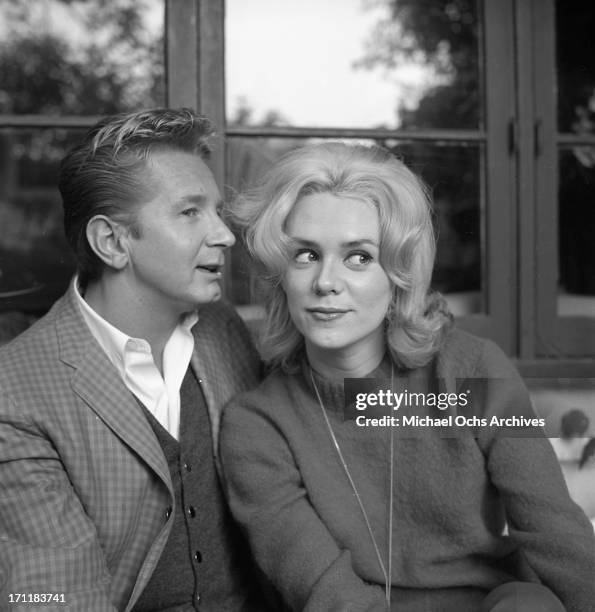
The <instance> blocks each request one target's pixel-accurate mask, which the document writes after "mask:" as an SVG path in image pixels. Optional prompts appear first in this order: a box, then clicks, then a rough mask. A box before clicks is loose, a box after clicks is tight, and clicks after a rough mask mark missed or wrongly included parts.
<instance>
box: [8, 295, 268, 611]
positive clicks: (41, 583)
mask: <svg viewBox="0 0 595 612" xmlns="http://www.w3.org/2000/svg"><path fill="white" fill-rule="evenodd" d="M71 291H72V289H71V290H70V291H69V292H68V293H67V294H66V295H65V296H64V297H62V298H61V299H60V300H58V302H57V303H56V304H55V305H54V307H53V308H52V310H51V311H50V312H49V313H48V314H47V315H46V316H45V317H44V318H43V319H41V320H40V321H38V322H37V323H36V324H35V325H34V326H33V327H31V328H30V329H29V330H27V331H26V332H25V333H24V334H22V335H21V336H20V337H18V338H17V339H16V340H15V341H14V342H12V343H11V344H9V345H7V346H6V347H3V348H2V349H0V610H5V609H8V608H9V605H8V594H9V593H50V592H51V593H64V594H65V598H66V606H65V605H64V604H53V605H50V606H48V605H46V606H42V605H40V604H36V608H37V607H39V609H43V610H53V609H55V610H60V611H62V610H65V609H68V610H76V611H77V612H79V611H84V610H93V611H94V612H100V611H103V610H112V611H113V610H115V609H116V610H130V609H131V607H132V605H133V603H134V601H135V600H136V598H137V597H138V595H139V594H140V593H141V591H142V589H143V588H144V586H145V584H146V582H147V581H148V579H149V576H150V575H151V572H152V571H153V569H154V567H155V565H156V564H157V560H158V558H159V555H160V554H161V551H162V549H163V546H164V545H165V542H166V540H167V537H168V535H169V530H170V528H171V524H170V521H168V520H167V518H168V514H169V513H168V512H167V509H168V508H169V507H170V506H172V505H173V494H172V489H171V481H170V476H169V470H168V466H167V462H166V460H165V457H164V456H163V452H162V450H161V448H160V446H159V443H158V441H157V439H156V438H155V435H154V433H153V431H152V429H151V427H150V425H149V423H148V421H147V419H146V418H145V416H144V414H143V413H142V409H141V408H140V407H139V405H138V403H137V401H136V400H135V398H134V397H133V396H132V394H131V393H130V392H129V391H128V390H127V389H126V387H125V386H124V384H123V382H122V381H121V379H120V378H119V376H118V373H117V372H116V370H115V368H114V367H113V366H112V365H111V363H110V362H109V360H108V358H107V357H106V355H105V354H104V353H103V351H102V350H101V348H100V347H99V345H98V344H97V343H96V341H95V339H94V338H93V336H92V335H91V333H90V332H89V331H88V329H87V327H86V325H85V324H84V322H83V320H82V317H81V315H80V313H79V311H78V308H77V306H76V303H75V302H74V301H73V295H72V293H71ZM193 331H194V333H195V340H196V341H195V354H194V355H193V358H192V361H191V363H192V367H193V368H194V369H195V371H196V373H197V376H198V378H199V379H200V380H201V381H202V385H203V390H204V394H205V398H206V400H207V403H208V407H209V414H210V417H211V424H212V429H213V436H214V440H215V441H216V440H217V432H218V425H219V414H220V411H221V409H222V407H223V405H224V404H225V403H226V402H227V401H228V400H229V399H230V398H231V397H232V396H233V395H235V394H237V393H239V392H240V391H243V390H245V389H247V388H249V387H252V386H255V385H256V383H257V382H258V379H259V376H260V363H259V360H258V357H257V355H256V352H255V351H254V349H253V347H252V344H251V342H250V339H249V336H248V332H247V331H246V329H245V328H244V326H243V324H242V323H241V321H240V320H239V317H238V316H237V315H236V314H235V312H234V311H233V309H232V308H231V307H230V306H228V305H225V304H223V303H216V304H212V305H209V306H206V307H205V308H204V309H202V310H201V312H200V320H199V322H198V323H197V325H196V326H195V327H194V330H193ZM30 606H31V604H28V605H24V606H19V605H10V610H11V611H17V610H25V609H30Z"/></svg>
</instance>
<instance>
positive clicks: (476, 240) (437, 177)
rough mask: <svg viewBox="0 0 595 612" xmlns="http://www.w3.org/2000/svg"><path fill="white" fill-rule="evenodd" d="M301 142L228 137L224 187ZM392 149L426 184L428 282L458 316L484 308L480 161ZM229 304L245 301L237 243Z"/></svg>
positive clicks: (436, 149)
mask: <svg viewBox="0 0 595 612" xmlns="http://www.w3.org/2000/svg"><path fill="white" fill-rule="evenodd" d="M306 142H312V141H311V140H310V141H306V140H301V141H300V140H298V139H291V140H289V139H281V138H276V139H275V138H258V139H249V138H229V139H228V146H227V160H226V166H227V169H228V170H227V171H228V176H227V179H226V184H227V185H229V186H230V187H231V188H232V190H234V191H239V190H242V189H244V188H246V187H247V186H249V185H251V184H253V183H254V181H255V180H256V179H258V177H260V176H261V175H262V173H263V172H264V171H265V170H266V169H267V168H268V167H269V165H270V164H271V163H272V162H273V161H274V160H276V159H278V158H279V156H280V155H282V154H283V153H284V152H286V151H289V150H290V149H293V148H295V147H297V146H300V145H302V144H305V143H306ZM379 144H381V145H383V146H386V147H389V148H391V149H392V150H393V151H394V153H395V154H397V155H398V156H399V157H401V158H402V159H403V160H404V161H405V163H406V164H407V165H408V166H409V167H410V168H411V169H412V170H414V171H415V172H417V173H418V174H420V175H421V176H422V177H423V179H424V180H425V181H426V183H427V184H428V185H429V186H430V188H431V189H432V193H433V199H434V210H435V214H434V221H435V226H436V230H437V231H436V233H437V237H438V253H437V259H436V266H435V269H434V277H433V284H434V287H435V288H436V289H438V290H439V291H441V292H443V293H445V294H446V295H447V299H448V301H449V304H450V305H451V308H452V310H453V312H454V313H455V314H457V315H462V314H469V313H475V312H480V311H483V310H484V302H483V297H482V274H481V271H482V229H481V228H482V225H483V224H482V220H481V210H482V207H481V205H480V203H481V201H482V196H481V192H482V187H481V180H480V170H479V169H480V167H481V164H480V157H481V155H482V149H480V147H478V146H476V145H472V146H471V145H469V146H462V145H457V146H454V145H437V144H397V143H395V142H394V141H392V142H391V141H379ZM232 268H233V271H232V287H233V295H232V296H231V297H232V299H233V301H234V302H235V303H237V304H247V303H249V302H250V284H251V278H250V265H249V261H248V256H247V254H246V252H245V251H244V249H243V247H242V246H241V245H240V244H239V242H238V243H237V244H236V246H235V247H234V248H233V250H232Z"/></svg>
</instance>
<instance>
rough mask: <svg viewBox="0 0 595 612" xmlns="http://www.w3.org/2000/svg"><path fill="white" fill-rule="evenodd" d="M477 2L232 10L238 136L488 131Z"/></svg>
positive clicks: (329, 1)
mask: <svg viewBox="0 0 595 612" xmlns="http://www.w3.org/2000/svg"><path fill="white" fill-rule="evenodd" d="M477 5H478V1H477V0H433V1H431V2H419V0H376V1H375V2H365V1H362V0H325V1H324V2H320V0H284V1H283V2H277V1H275V0H250V2H245V0H226V35H225V36H226V91H227V120H228V123H229V124H231V125H234V126H246V125H269V126H271V125H290V126H310V127H317V126H326V127H346V128H355V127H362V128H375V127H386V128H397V127H401V128H411V129H419V128H445V129H446V128H449V129H455V128H467V129H477V128H480V127H481V125H482V121H483V119H482V113H481V106H482V102H481V87H480V79H479V69H478V66H479V64H480V39H481V34H480V31H479V29H480V25H479V24H480V22H481V20H480V18H479V11H478V6H477Z"/></svg>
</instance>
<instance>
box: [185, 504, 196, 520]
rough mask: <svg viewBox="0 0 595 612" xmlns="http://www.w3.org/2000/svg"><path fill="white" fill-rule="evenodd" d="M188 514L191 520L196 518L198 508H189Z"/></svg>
mask: <svg viewBox="0 0 595 612" xmlns="http://www.w3.org/2000/svg"><path fill="white" fill-rule="evenodd" d="M186 512H188V516H189V517H190V518H194V517H195V516H196V508H195V507H194V506H188V510H187V511H186Z"/></svg>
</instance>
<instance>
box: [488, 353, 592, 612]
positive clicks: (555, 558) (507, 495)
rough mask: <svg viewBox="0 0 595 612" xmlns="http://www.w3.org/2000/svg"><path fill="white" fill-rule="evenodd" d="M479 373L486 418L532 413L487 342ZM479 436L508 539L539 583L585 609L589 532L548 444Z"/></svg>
mask: <svg viewBox="0 0 595 612" xmlns="http://www.w3.org/2000/svg"><path fill="white" fill-rule="evenodd" d="M480 367H481V368H482V369H483V372H482V373H480V376H483V377H485V378H486V379H487V381H486V385H487V391H486V396H485V399H486V406H485V409H486V413H485V414H486V416H487V417H488V420H489V419H490V418H491V417H492V416H494V415H496V416H497V415H502V414H504V415H506V416H509V415H510V414H512V413H513V412H515V413H516V414H522V415H525V416H527V415H529V416H535V415H534V414H533V409H532V407H531V403H530V399H529V395H528V392H527V390H526V388H525V386H524V384H523V382H522V380H521V378H520V376H519V375H518V373H517V372H516V370H515V369H514V367H513V366H512V364H511V363H510V362H509V360H508V358H507V357H506V356H505V355H504V353H502V351H501V350H500V349H499V348H498V347H497V346H496V345H494V344H492V343H486V345H485V349H484V353H483V358H482V360H481V366H480ZM488 431H489V432H490V433H489V434H485V435H483V436H482V437H480V445H481V446H483V450H484V453H485V455H486V461H487V469H488V471H489V474H490V478H491V480H492V482H493V484H494V485H495V486H496V488H497V489H498V491H499V492H500V495H501V498H502V501H503V503H504V507H505V511H506V519H507V524H508V533H509V537H510V538H512V539H513V540H514V541H515V542H516V543H517V545H518V547H519V549H520V551H521V552H522V555H523V557H524V559H525V560H526V561H527V562H528V564H529V566H530V568H531V570H532V571H533V572H535V574H536V575H537V576H538V577H539V579H540V580H541V582H542V583H543V584H544V585H546V586H547V587H548V588H550V589H551V590H552V591H553V592H554V593H555V594H556V595H557V596H558V597H559V598H560V600H561V601H562V602H563V604H564V605H565V607H566V609H567V610H568V611H569V612H583V611H584V610H589V609H591V607H592V605H593V601H595V537H594V534H593V528H592V526H591V524H590V522H589V521H588V519H587V518H586V516H585V515H584V513H583V511H582V510H581V509H580V508H579V507H578V506H577V505H576V504H575V503H574V502H573V501H572V500H571V499H570V497H569V495H568V490H567V488H566V484H565V482H564V478H563V476H562V472H561V469H560V466H559V464H558V461H557V459H556V457H555V454H554V452H553V449H552V447H551V444H550V443H549V441H548V440H547V439H546V438H545V437H544V435H541V434H539V433H537V434H536V432H535V430H533V431H532V437H512V436H511V435H510V433H508V434H507V433H506V432H505V431H502V430H500V431H499V429H498V428H493V427H488V428H485V429H484V432H488Z"/></svg>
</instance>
